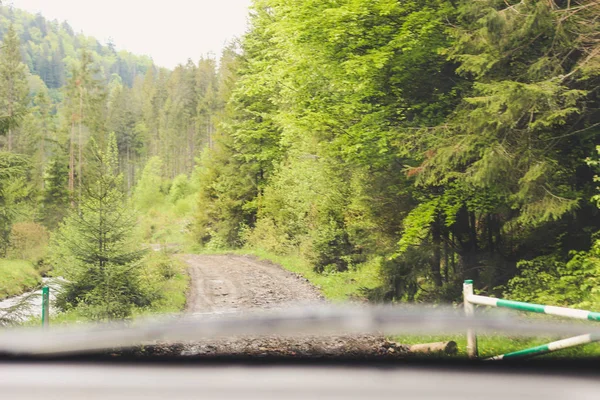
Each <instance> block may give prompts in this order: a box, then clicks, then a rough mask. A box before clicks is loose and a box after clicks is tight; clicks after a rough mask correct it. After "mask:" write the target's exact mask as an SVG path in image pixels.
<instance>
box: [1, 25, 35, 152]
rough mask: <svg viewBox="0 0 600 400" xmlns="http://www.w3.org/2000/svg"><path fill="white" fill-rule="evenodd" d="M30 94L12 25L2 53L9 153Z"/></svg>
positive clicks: (4, 111) (3, 113) (4, 113)
mask: <svg viewBox="0 0 600 400" xmlns="http://www.w3.org/2000/svg"><path fill="white" fill-rule="evenodd" d="M28 93H29V89H28V87H27V76H26V73H25V65H24V64H23V62H22V58H21V50H20V42H19V38H18V37H17V33H16V32H15V29H14V27H13V26H12V25H10V27H9V28H8V31H7V32H6V34H5V36H4V41H3V42H2V48H1V51H0V116H1V117H2V118H3V119H4V121H5V128H6V131H7V141H6V149H7V150H8V151H12V150H13V135H14V129H15V128H16V127H17V126H18V123H19V120H20V119H21V118H22V117H23V115H24V114H25V112H26V111H27V95H28Z"/></svg>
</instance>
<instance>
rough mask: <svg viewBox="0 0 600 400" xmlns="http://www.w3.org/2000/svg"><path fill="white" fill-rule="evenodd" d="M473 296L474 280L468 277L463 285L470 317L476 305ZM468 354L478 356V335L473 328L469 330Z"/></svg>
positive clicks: (464, 297) (466, 310) (467, 313)
mask: <svg viewBox="0 0 600 400" xmlns="http://www.w3.org/2000/svg"><path fill="white" fill-rule="evenodd" d="M471 296H473V281H472V280H470V279H468V280H466V281H465V283H464V285H463V304H464V306H465V314H466V315H467V316H468V317H472V316H473V314H474V312H475V306H474V305H473V303H471V302H470V301H469V298H470V297H471ZM467 355H468V356H469V358H477V335H476V334H475V331H474V330H473V329H469V330H467Z"/></svg>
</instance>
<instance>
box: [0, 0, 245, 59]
mask: <svg viewBox="0 0 600 400" xmlns="http://www.w3.org/2000/svg"><path fill="white" fill-rule="evenodd" d="M3 3H4V4H12V5H13V6H14V7H16V8H20V9H23V10H26V11H29V12H32V13H38V12H40V13H41V14H42V15H43V16H44V17H45V18H46V19H50V20H54V19H57V20H59V21H61V22H62V21H67V22H68V23H69V25H71V26H72V27H73V29H74V30H75V32H83V33H84V34H86V35H88V36H94V37H95V38H96V39H98V40H99V41H100V42H101V43H106V42H107V41H108V40H109V39H112V41H113V43H114V44H115V45H116V47H117V49H118V50H127V51H129V52H132V53H134V54H139V55H142V54H145V55H148V56H150V57H152V59H153V60H154V62H155V63H156V64H157V65H159V66H162V67H167V68H173V67H175V66H176V65H177V64H184V63H185V62H186V61H187V60H188V59H189V58H191V59H192V60H194V61H198V59H199V58H200V57H201V56H203V55H207V54H211V53H212V54H213V55H214V56H216V57H218V56H219V55H220V53H221V50H222V49H223V47H224V46H225V45H226V44H227V42H229V41H231V40H232V39H233V38H234V37H239V36H241V35H242V34H243V33H244V32H245V31H246V29H247V22H248V18H247V17H248V7H249V5H250V3H251V0H167V1H164V0H163V1H158V0H156V1H153V0H8V1H3Z"/></svg>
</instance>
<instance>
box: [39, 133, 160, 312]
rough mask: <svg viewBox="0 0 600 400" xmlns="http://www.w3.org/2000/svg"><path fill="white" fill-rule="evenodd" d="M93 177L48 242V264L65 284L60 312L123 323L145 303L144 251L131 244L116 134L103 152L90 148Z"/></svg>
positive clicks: (130, 215) (132, 221)
mask: <svg viewBox="0 0 600 400" xmlns="http://www.w3.org/2000/svg"><path fill="white" fill-rule="evenodd" d="M94 156H95V158H94V162H95V164H96V165H95V169H94V174H93V175H90V181H86V184H85V185H84V187H83V188H82V189H83V190H82V193H83V196H82V199H81V203H80V205H79V209H78V210H72V211H71V213H70V215H69V216H68V217H67V218H66V219H65V221H64V223H63V224H62V225H61V227H60V229H59V231H58V232H57V233H56V234H55V235H54V237H53V238H52V243H51V252H52V260H53V262H54V265H55V267H56V270H57V272H58V273H60V274H61V275H62V276H64V277H65V278H66V279H67V281H68V283H66V284H65V287H64V290H63V292H62V293H61V294H60V296H59V298H58V304H59V306H60V307H62V308H70V307H80V308H84V309H85V310H86V311H85V312H86V314H87V315H89V316H91V318H93V319H97V320H106V319H114V318H126V317H128V316H129V315H130V314H131V311H132V307H133V306H135V305H137V306H143V305H146V304H147V301H148V296H146V295H145V293H144V291H143V290H142V287H141V283H140V268H141V264H140V259H141V257H142V256H143V251H141V250H140V249H139V248H137V247H136V245H135V244H134V242H133V229H134V227H135V223H136V215H135V213H134V212H133V211H132V210H131V208H130V207H129V206H128V203H127V201H126V200H127V199H126V195H125V193H124V192H123V190H122V186H123V176H122V175H121V174H119V173H118V154H117V143H116V139H115V136H114V134H111V135H110V136H109V139H108V144H107V147H106V149H105V150H99V149H98V148H97V146H95V149H94Z"/></svg>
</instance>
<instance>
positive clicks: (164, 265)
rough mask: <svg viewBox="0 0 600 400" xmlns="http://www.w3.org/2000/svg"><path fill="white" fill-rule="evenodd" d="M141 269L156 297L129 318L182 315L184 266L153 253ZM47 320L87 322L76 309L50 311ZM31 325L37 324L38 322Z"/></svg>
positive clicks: (186, 277) (169, 255)
mask: <svg viewBox="0 0 600 400" xmlns="http://www.w3.org/2000/svg"><path fill="white" fill-rule="evenodd" d="M143 265H144V267H143V280H144V284H145V285H146V288H147V290H149V291H151V292H152V293H153V294H154V295H155V296H156V297H155V299H154V300H153V301H152V303H151V304H150V305H149V306H148V307H144V308H136V309H134V310H133V313H132V318H140V317H148V316H151V315H157V314H173V313H177V312H181V311H183V310H184V308H185V304H186V294H187V290H188V287H189V280H190V279H189V275H188V274H187V268H186V265H185V263H183V262H182V261H181V260H179V259H178V258H177V257H176V256H175V255H174V254H172V253H168V252H164V251H152V252H149V253H148V254H147V255H146V258H145V259H144V260H143ZM50 316H51V317H50V318H51V323H52V324H57V325H61V324H73V323H82V322H87V321H88V320H89V319H88V318H87V317H86V316H85V315H84V314H82V313H81V311H80V310H78V309H73V310H69V311H65V312H52V310H51V314H50ZM34 323H36V324H37V320H36V321H34Z"/></svg>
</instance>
